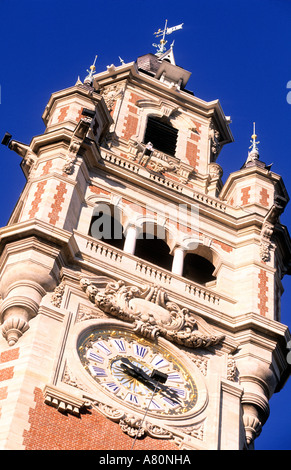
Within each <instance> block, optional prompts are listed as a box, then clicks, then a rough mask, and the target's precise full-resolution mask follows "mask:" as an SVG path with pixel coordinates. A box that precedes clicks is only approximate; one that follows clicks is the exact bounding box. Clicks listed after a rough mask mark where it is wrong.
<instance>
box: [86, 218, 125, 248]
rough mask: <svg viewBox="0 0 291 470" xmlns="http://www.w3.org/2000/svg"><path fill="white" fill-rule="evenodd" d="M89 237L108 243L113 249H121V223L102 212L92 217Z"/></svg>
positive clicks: (122, 235)
mask: <svg viewBox="0 0 291 470" xmlns="http://www.w3.org/2000/svg"><path fill="white" fill-rule="evenodd" d="M89 235H90V236H91V237H93V238H96V239H97V240H101V241H104V242H106V243H109V244H110V245H112V246H114V247H115V248H118V249H120V250H122V249H123V245H124V240H125V237H124V234H123V227H122V225H121V223H120V222H119V221H118V220H117V219H116V218H114V217H113V216H112V215H110V214H107V213H105V212H103V211H102V210H100V211H99V212H97V213H95V215H94V216H93V217H92V220H91V225H90V230H89Z"/></svg>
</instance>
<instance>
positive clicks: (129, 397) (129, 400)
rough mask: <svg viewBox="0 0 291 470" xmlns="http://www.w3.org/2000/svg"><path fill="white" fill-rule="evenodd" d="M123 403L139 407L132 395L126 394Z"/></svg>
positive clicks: (136, 399)
mask: <svg viewBox="0 0 291 470" xmlns="http://www.w3.org/2000/svg"><path fill="white" fill-rule="evenodd" d="M125 401H128V402H129V403H132V404H133V405H136V406H140V404H139V401H138V398H137V396H136V395H134V394H133V393H128V395H126V397H125Z"/></svg>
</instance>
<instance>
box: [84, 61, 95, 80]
mask: <svg viewBox="0 0 291 470" xmlns="http://www.w3.org/2000/svg"><path fill="white" fill-rule="evenodd" d="M97 57H98V55H95V59H94V62H93V64H92V65H90V70H88V69H87V72H88V75H87V77H86V78H85V80H84V83H85V82H89V83H91V82H92V79H93V75H94V72H95V70H96V67H95V64H96V60H97Z"/></svg>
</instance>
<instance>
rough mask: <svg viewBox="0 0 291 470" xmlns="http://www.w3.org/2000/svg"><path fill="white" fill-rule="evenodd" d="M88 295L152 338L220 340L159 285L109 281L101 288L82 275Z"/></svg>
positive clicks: (199, 342) (196, 343) (190, 343)
mask: <svg viewBox="0 0 291 470" xmlns="http://www.w3.org/2000/svg"><path fill="white" fill-rule="evenodd" d="M80 284H81V287H82V289H83V290H84V291H85V292H86V294H87V296H88V298H89V299H90V301H91V302H93V303H94V304H95V305H96V306H97V307H98V308H100V309H101V310H102V311H103V312H105V313H107V314H109V315H113V316H114V317H117V318H119V319H120V320H124V321H127V322H130V323H133V326H134V331H135V333H137V334H139V335H141V336H143V337H146V338H150V339H154V338H156V337H157V336H162V337H164V338H166V339H168V340H169V341H171V342H173V343H176V344H180V345H183V346H187V347H189V348H198V347H199V348H207V347H209V346H214V345H216V344H218V343H220V342H221V341H222V340H223V339H224V335H221V334H215V333H214V332H213V331H212V330H211V329H210V327H209V326H208V325H207V323H206V322H205V321H204V320H202V319H201V318H199V317H197V316H195V315H194V314H193V313H192V312H190V311H189V310H188V309H187V308H181V307H180V306H179V305H178V304H176V303H175V302H172V301H170V299H169V298H168V295H167V293H166V292H164V291H163V290H162V289H161V288H160V287H156V286H148V285H147V286H145V287H144V288H139V287H136V286H126V285H125V283H124V282H123V281H118V282H112V283H108V284H107V286H106V288H105V290H104V291H102V292H101V291H100V290H99V289H97V287H96V286H94V284H93V283H92V282H91V281H90V280H89V279H84V278H83V279H81V281H80Z"/></svg>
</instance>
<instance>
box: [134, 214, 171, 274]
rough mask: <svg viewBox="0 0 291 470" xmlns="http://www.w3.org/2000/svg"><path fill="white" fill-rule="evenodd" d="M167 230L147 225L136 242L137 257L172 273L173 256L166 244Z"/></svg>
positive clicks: (152, 224) (151, 224)
mask: <svg viewBox="0 0 291 470" xmlns="http://www.w3.org/2000/svg"><path fill="white" fill-rule="evenodd" d="M165 235H166V234H165V230H164V228H163V227H159V226H157V225H155V224H154V223H146V224H144V225H143V227H142V231H141V232H140V234H139V236H138V237H137V240H136V246H135V253H134V254H135V256H138V257H139V258H142V259H144V260H145V261H148V262H149V263H152V264H155V265H157V266H160V267H161V268H163V269H167V270H168V271H171V268H172V263H173V256H172V255H171V254H170V247H169V246H168V244H167V242H166V236H165Z"/></svg>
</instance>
